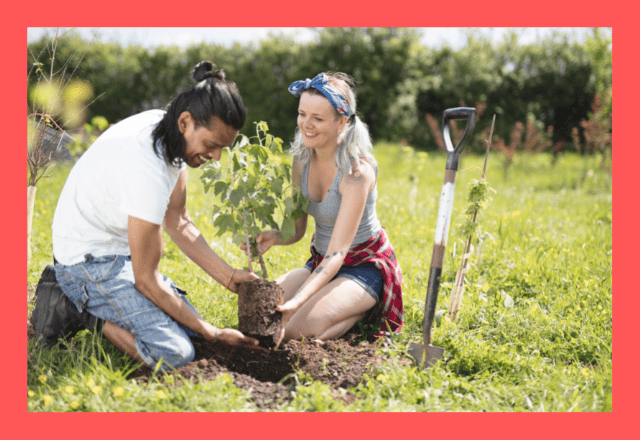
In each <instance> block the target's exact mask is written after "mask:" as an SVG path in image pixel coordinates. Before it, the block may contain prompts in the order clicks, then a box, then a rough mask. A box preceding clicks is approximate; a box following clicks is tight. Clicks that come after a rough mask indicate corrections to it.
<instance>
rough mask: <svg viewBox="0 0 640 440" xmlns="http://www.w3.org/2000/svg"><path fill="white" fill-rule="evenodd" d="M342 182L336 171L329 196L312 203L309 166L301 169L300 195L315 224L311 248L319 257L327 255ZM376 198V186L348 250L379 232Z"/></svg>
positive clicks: (376, 171)
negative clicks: (307, 203) (304, 198)
mask: <svg viewBox="0 0 640 440" xmlns="http://www.w3.org/2000/svg"><path fill="white" fill-rule="evenodd" d="M375 173H376V179H377V177H378V168H375ZM341 180H342V172H341V171H340V170H338V173H337V174H336V177H335V178H334V179H333V184H332V185H331V188H330V189H329V194H328V195H327V197H326V198H325V199H324V200H323V201H322V202H320V203H316V202H314V201H313V200H312V199H311V197H309V191H308V189H309V188H308V182H309V164H306V165H305V166H304V167H303V169H302V182H301V183H302V188H301V189H302V195H303V196H305V197H306V198H307V199H309V208H308V210H307V213H308V214H309V215H310V216H312V217H313V218H314V220H315V222H316V232H315V237H314V239H313V242H312V243H311V244H313V246H314V247H315V248H316V251H318V252H319V253H320V254H321V255H326V254H327V249H328V247H329V241H330V240H331V234H332V233H333V228H334V226H335V224H336V219H337V218H338V211H339V210H340V202H342V195H341V194H340V191H339V186H340V181H341ZM377 198H378V185H377V182H376V185H375V186H374V187H373V190H372V191H371V192H370V193H369V195H368V196H367V202H366V204H365V207H364V212H363V213H362V218H361V219H360V225H359V226H358V231H357V232H356V236H355V237H354V239H353V243H352V244H351V247H350V248H349V249H353V248H354V247H355V246H357V245H359V244H362V243H364V242H366V241H367V240H369V239H370V238H371V237H374V236H376V235H377V234H378V232H380V229H381V226H380V221H379V220H378V215H377V214H376V199H377Z"/></svg>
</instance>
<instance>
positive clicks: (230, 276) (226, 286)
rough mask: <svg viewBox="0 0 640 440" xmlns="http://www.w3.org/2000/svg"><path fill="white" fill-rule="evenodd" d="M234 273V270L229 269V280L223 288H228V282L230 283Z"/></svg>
mask: <svg viewBox="0 0 640 440" xmlns="http://www.w3.org/2000/svg"><path fill="white" fill-rule="evenodd" d="M234 273H236V270H235V269H233V270H232V271H231V275H229V280H228V281H227V284H226V285H225V286H224V288H225V289H227V290H229V284H231V278H233V274H234Z"/></svg>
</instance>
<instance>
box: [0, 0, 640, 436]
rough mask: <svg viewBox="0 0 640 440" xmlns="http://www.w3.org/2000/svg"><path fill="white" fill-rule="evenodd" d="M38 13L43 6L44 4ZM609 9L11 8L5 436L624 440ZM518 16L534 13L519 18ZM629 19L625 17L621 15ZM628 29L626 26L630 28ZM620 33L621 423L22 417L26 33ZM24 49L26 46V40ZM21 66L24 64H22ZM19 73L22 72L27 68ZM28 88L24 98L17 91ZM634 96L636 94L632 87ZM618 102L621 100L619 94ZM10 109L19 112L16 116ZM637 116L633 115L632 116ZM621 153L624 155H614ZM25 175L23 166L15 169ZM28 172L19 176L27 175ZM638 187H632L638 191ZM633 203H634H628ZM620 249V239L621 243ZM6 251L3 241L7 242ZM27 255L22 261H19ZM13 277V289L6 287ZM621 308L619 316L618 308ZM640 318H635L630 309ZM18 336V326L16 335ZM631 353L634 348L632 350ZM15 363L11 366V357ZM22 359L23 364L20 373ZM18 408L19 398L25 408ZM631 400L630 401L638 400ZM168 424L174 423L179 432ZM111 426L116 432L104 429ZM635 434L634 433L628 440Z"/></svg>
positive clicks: (626, 166) (626, 341) (623, 163)
mask: <svg viewBox="0 0 640 440" xmlns="http://www.w3.org/2000/svg"><path fill="white" fill-rule="evenodd" d="M39 3H43V2H39ZM617 3H621V2H613V3H612V2H609V3H607V4H606V5H602V6H601V7H599V8H598V7H595V6H588V4H587V3H584V2H576V1H571V2H557V1H553V2H552V1H549V0H542V1H536V2H529V3H527V4H518V3H515V2H513V1H509V2H507V1H504V0H499V1H494V2H491V3H479V2H473V3H471V2H466V1H463V2H456V3H451V4H445V3H443V2H440V3H437V2H418V1H412V2H409V1H401V2H394V3H393V6H391V7H390V6H389V4H388V3H386V2H385V3H380V4H374V3H373V2H364V1H361V0H359V1H355V2H354V1H349V2H342V3H338V4H332V5H331V4H329V2H293V1H286V2H284V1H278V2H277V5H276V2H268V3H267V2H256V1H253V0H250V1H248V2H243V3H242V4H236V3H228V4H224V5H221V4H219V3H217V4H216V3H211V4H206V3H203V4H199V5H194V6H191V4H184V8H181V6H182V5H179V4H174V5H169V6H167V5H161V4H160V3H159V2H158V3H155V4H153V5H152V6H147V5H143V4H142V3H141V2H124V1H121V0H114V1H111V2H107V3H95V4H94V5H95V7H96V8H98V7H99V9H95V10H92V6H88V4H87V3H86V2H80V1H77V0H74V1H67V2H64V4H60V3H58V4H51V3H46V4H36V2H23V3H21V4H16V5H12V8H13V11H11V12H9V11H8V10H7V11H5V13H6V14H7V15H5V17H7V16H9V15H8V14H10V19H7V20H5V21H6V22H7V23H4V26H3V27H2V30H1V32H2V35H3V37H4V38H3V41H5V42H6V43H5V45H4V49H5V58H4V59H5V60H6V62H7V64H8V66H7V67H5V68H4V69H3V74H2V76H3V84H4V85H5V86H7V87H6V88H5V90H6V91H7V93H6V94H7V95H8V98H9V102H8V103H5V105H4V106H3V107H4V109H3V114H4V117H3V118H2V121H3V122H4V124H5V125H4V127H5V130H4V133H5V136H8V138H9V139H8V140H7V141H6V142H5V143H4V148H3V151H4V154H5V157H6V156H8V159H9V160H7V161H6V162H5V163H6V165H5V172H4V173H3V174H2V179H3V187H4V188H5V191H3V193H4V194H3V205H4V206H5V209H6V211H5V213H6V214H7V215H5V216H3V218H2V226H3V227H2V229H1V230H2V231H3V232H4V233H5V234H4V235H5V237H4V239H3V240H2V243H5V244H8V245H6V246H5V247H4V249H3V255H4V258H3V259H2V260H3V261H4V264H3V275H5V276H4V278H5V279H8V280H9V282H8V285H7V284H5V285H4V286H3V291H4V299H5V304H6V308H5V313H4V314H3V315H4V316H3V317H4V319H2V321H1V325H2V328H3V330H4V331H3V332H2V334H4V335H5V338H6V340H7V342H8V346H9V352H8V354H9V355H5V356H4V359H3V362H2V372H3V377H4V379H5V382H6V383H8V389H7V391H6V392H4V393H2V397H3V398H2V399H0V401H1V402H2V403H1V407H2V414H3V419H4V421H5V424H9V425H10V428H9V429H7V426H5V427H4V429H3V431H5V432H17V431H18V430H25V431H26V433H25V434H26V436H27V438H36V437H41V436H44V438H48V439H53V438H58V437H60V438H69V437H72V436H75V435H80V436H90V437H91V438H110V437H120V438H122V437H123V436H124V437H127V438H128V437H132V436H133V435H144V436H147V437H148V436H154V435H156V436H158V435H161V436H162V438H170V436H172V435H175V436H185V435H191V434H204V435H211V434H213V435H214V436H216V437H217V436H218V435H220V434H222V435H225V434H227V435H229V436H230V437H231V438H236V437H239V438H242V437H245V436H249V435H251V434H258V433H259V435H260V436H265V435H266V436H271V435H273V436H277V437H288V436H296V437H301V438H305V439H311V438H326V436H327V435H332V436H335V435H336V434H337V435H338V436H339V437H347V436H349V437H354V438H356V437H362V436H365V435H367V434H371V435H374V436H376V437H378V438H398V437H399V436H405V435H409V436H412V437H413V436H416V437H417V438H421V437H426V436H429V437H431V436H433V435H439V436H451V437H453V438H464V437H467V436H473V437H474V438H479V437H480V438H481V437H491V438H499V437H516V438H538V437H541V436H542V437H543V438H606V437H611V436H613V437H614V438H615V437H616V435H615V432H617V431H618V430H620V431H621V432H626V431H627V430H628V429H632V428H631V424H630V420H629V419H630V412H631V408H632V407H633V406H635V404H637V403H635V404H634V402H636V400H637V399H633V396H634V394H635V393H634V392H633V391H635V390H636V389H637V385H636V383H637V381H635V380H634V378H633V377H632V376H631V369H632V368H633V367H634V363H633V359H632V357H633V354H632V353H633V352H634V350H633V348H635V345H636V344H634V342H633V341H634V339H635V338H634V337H633V336H635V335H634V334H633V333H631V331H633V330H632V329H631V328H629V327H630V326H629V325H628V322H629V320H630V318H631V314H632V313H633V312H634V311H635V310H637V305H638V300H637V295H635V292H634V290H635V289H633V287H634V286H633V284H632V283H633V281H634V280H632V278H631V277H630V276H629V275H628V274H629V273H633V272H632V270H633V269H632V267H631V265H632V264H633V263H632V261H633V260H632V258H631V246H632V244H631V243H630V242H629V240H628V239H627V237H629V235H630V233H631V222H632V221H633V219H634V218H633V217H632V213H633V212H632V211H631V210H630V207H631V206H633V204H634V203H633V202H632V200H633V199H631V197H633V193H634V192H635V191H634V189H635V188H634V186H633V183H632V182H629V181H628V180H629V179H628V176H629V175H630V173H631V172H632V170H631V167H632V166H633V163H634V159H636V158H637V156H638V153H637V149H636V148H635V145H633V144H632V143H631V129H632V128H633V127H634V126H633V125H632V124H633V122H634V121H632V119H631V116H632V115H631V114H630V112H629V111H627V106H630V105H631V104H630V103H631V99H632V98H634V97H635V96H633V95H632V94H636V93H637V92H635V90H636V87H635V84H634V83H631V78H630V77H631V75H633V74H634V71H633V62H634V58H635V57H634V58H632V56H631V53H628V52H627V50H629V51H630V50H631V48H630V45H631V44H632V42H633V43H635V40H636V37H635V35H632V34H631V30H630V26H628V25H629V24H631V13H630V10H629V12H627V13H624V12H618V11H617V8H616V4H617ZM523 8H527V9H524V10H523ZM625 9H627V8H625ZM627 17H628V18H627ZM266 24H269V25H271V26H283V27H286V26H303V25H305V26H344V25H349V26H434V27H442V26H456V27H458V26H483V27H484V26H532V27H534V26H535V27H540V26H558V27H566V26H572V25H573V26H613V27H614V28H615V31H616V32H615V33H616V54H617V56H616V63H615V64H616V90H617V91H618V94H617V95H616V98H617V99H616V109H620V106H623V111H619V112H618V113H617V116H618V117H617V118H616V122H618V124H616V139H617V140H618V139H620V140H621V142H618V143H617V144H619V145H623V143H622V141H624V145H625V147H626V148H625V149H624V150H617V154H616V155H622V154H624V156H625V157H624V160H618V161H615V186H614V193H615V194H614V198H615V199H616V201H617V203H616V204H615V206H616V208H615V215H614V217H615V223H616V229H615V233H614V241H615V243H616V246H615V249H616V252H615V265H616V269H617V270H616V277H615V280H614V284H615V286H616V288H617V289H618V292H619V294H618V295H619V297H620V296H621V295H622V290H621V289H622V286H627V285H628V286H630V287H631V289H630V292H629V293H630V294H629V295H625V298H624V299H623V300H621V299H618V300H617V301H615V303H616V307H615V311H616V314H615V315H616V331H615V335H616V336H615V342H616V346H617V347H618V348H620V350H619V351H617V352H616V363H615V374H614V383H615V384H616V385H618V386H617V387H616V388H615V394H614V395H615V399H614V402H613V408H614V411H613V412H612V413H603V414H588V415H587V414H477V413H469V414H439V413H424V414H398V413H393V414H387V413H377V414H370V413H369V414H282V413H277V414H235V413H234V414H212V413H206V414H188V413H187V414H175V415H165V414H40V413H38V414H32V413H28V412H27V411H26V407H27V405H26V393H24V388H23V387H24V384H25V383H26V368H25V367H26V365H25V359H24V357H23V356H24V348H25V346H24V340H23V339H22V338H23V337H24V333H23V330H20V331H19V332H18V333H19V334H22V335H23V336H17V337H16V336H15V333H16V332H15V330H16V329H19V328H23V327H22V325H24V315H23V314H22V313H18V312H14V311H15V310H24V291H23V290H22V289H24V284H22V283H23V282H24V269H25V267H24V262H25V261H26V255H25V254H26V251H25V250H24V240H23V239H19V237H16V236H19V235H21V234H19V233H16V232H17V231H23V233H24V231H25V224H26V222H25V215H24V214H17V215H13V210H14V209H15V210H17V211H18V212H22V213H24V212H25V210H24V205H25V202H24V193H23V194H22V195H21V196H19V194H18V192H22V190H21V191H17V190H14V188H15V187H16V186H17V185H16V184H15V182H17V177H18V174H20V175H22V176H23V177H21V179H22V178H24V175H23V174H22V172H18V169H19V168H21V167H23V166H24V162H23V160H24V156H23V154H24V153H23V148H24V147H23V144H22V142H24V137H23V136H24V131H23V130H24V119H23V118H24V116H23V114H22V113H21V112H20V111H14V109H15V108H22V105H24V104H23V103H24V101H23V100H24V92H25V89H24V82H23V81H24V71H23V70H22V69H23V68H24V67H19V65H22V64H21V62H22V61H24V57H25V51H24V46H23V45H22V44H24V43H17V41H19V39H20V38H19V36H20V35H22V36H23V38H24V36H26V28H27V27H41V26H50V25H64V26H72V25H80V26H90V27H98V26H108V27H111V26H126V27H129V26H131V27H133V26H141V25H149V26H154V27H155V26H198V27H200V26H238V27H245V26H261V27H262V26H265V25H266ZM23 41H24V40H23ZM18 61H20V62H18ZM23 66H24V65H23ZM17 84H23V86H20V87H19V86H17ZM627 85H628V86H629V87H627ZM621 91H622V92H621ZM14 106H15V107H14ZM629 110H630V109H629ZM619 148H622V147H619ZM20 163H22V164H23V165H17V164H20ZM23 169H24V168H23ZM636 186H637V185H636ZM626 196H628V197H626ZM622 237H624V239H623V238H622ZM7 240H8V241H7ZM21 248H22V249H23V251H16V249H21ZM7 274H9V276H8V277H7V276H6V275H7ZM622 301H623V305H621V304H620V303H621V302H622ZM634 306H636V307H634ZM18 324H20V325H18ZM631 347H633V348H631ZM14 354H15V355H16V358H13V355H14ZM15 359H18V361H15ZM20 396H22V397H20ZM632 399H633V400H632ZM172 419H173V420H172ZM104 422H108V423H109V425H106V426H105V425H103V423H104ZM631 432H633V431H631ZM25 434H18V435H20V436H24V435H25Z"/></svg>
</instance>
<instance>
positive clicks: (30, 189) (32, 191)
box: [27, 185, 37, 271]
mask: <svg viewBox="0 0 640 440" xmlns="http://www.w3.org/2000/svg"><path fill="white" fill-rule="evenodd" d="M36 190H37V188H36V187H35V186H31V185H29V186H27V271H28V270H29V262H30V261H31V226H32V225H33V207H34V205H35V202H36Z"/></svg>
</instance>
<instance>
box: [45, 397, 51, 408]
mask: <svg viewBox="0 0 640 440" xmlns="http://www.w3.org/2000/svg"><path fill="white" fill-rule="evenodd" d="M50 403H51V396H44V405H45V406H47V405H49V404H50Z"/></svg>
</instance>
